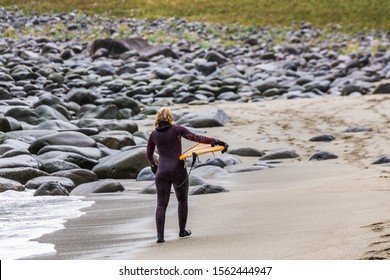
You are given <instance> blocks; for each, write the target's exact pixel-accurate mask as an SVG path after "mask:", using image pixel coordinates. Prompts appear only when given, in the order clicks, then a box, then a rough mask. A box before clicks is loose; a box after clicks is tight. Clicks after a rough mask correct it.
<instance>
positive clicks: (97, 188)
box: [70, 179, 125, 195]
mask: <svg viewBox="0 0 390 280" xmlns="http://www.w3.org/2000/svg"><path fill="white" fill-rule="evenodd" d="M124 190H125V188H124V186H123V185H122V184H121V183H120V182H118V181H116V180H113V179H104V180H99V181H95V182H90V183H84V184H81V185H78V186H77V187H76V188H74V189H73V190H72V191H71V192H70V194H71V195H88V194H91V193H112V192H122V191H124Z"/></svg>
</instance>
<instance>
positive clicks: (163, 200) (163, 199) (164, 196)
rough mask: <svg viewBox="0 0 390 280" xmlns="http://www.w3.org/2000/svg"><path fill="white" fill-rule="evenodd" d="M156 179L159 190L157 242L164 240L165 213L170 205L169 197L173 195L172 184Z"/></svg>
mask: <svg viewBox="0 0 390 280" xmlns="http://www.w3.org/2000/svg"><path fill="white" fill-rule="evenodd" d="M158 177H160V176H157V177H156V181H155V182H156V188H157V209H156V228H157V240H161V241H163V240H164V227H165V213H166V210H167V207H168V203H169V197H170V194H171V186H172V183H171V182H169V181H165V180H161V179H159V178H158Z"/></svg>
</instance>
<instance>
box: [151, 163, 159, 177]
mask: <svg viewBox="0 0 390 280" xmlns="http://www.w3.org/2000/svg"><path fill="white" fill-rule="evenodd" d="M150 169H152V172H153V174H156V173H157V169H158V165H157V164H156V163H154V162H153V163H152V164H151V165H150Z"/></svg>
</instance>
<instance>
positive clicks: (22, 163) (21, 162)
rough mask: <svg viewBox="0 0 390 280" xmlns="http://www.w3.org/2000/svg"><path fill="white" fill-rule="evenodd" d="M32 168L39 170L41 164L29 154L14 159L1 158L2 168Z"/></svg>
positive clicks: (0, 165) (16, 156) (0, 164)
mask: <svg viewBox="0 0 390 280" xmlns="http://www.w3.org/2000/svg"><path fill="white" fill-rule="evenodd" d="M14 167H31V168H39V163H38V162H37V160H36V159H35V158H33V157H32V156H31V155H28V154H21V155H15V156H13V157H1V158H0V169H1V168H14Z"/></svg>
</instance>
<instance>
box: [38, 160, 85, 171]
mask: <svg viewBox="0 0 390 280" xmlns="http://www.w3.org/2000/svg"><path fill="white" fill-rule="evenodd" d="M75 168H79V166H78V165H77V164H74V163H71V162H67V161H65V160H62V159H55V158H53V159H49V160H46V161H42V162H41V166H40V169H41V170H42V171H45V172H47V173H49V174H51V173H54V172H57V171H61V170H68V169H75Z"/></svg>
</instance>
